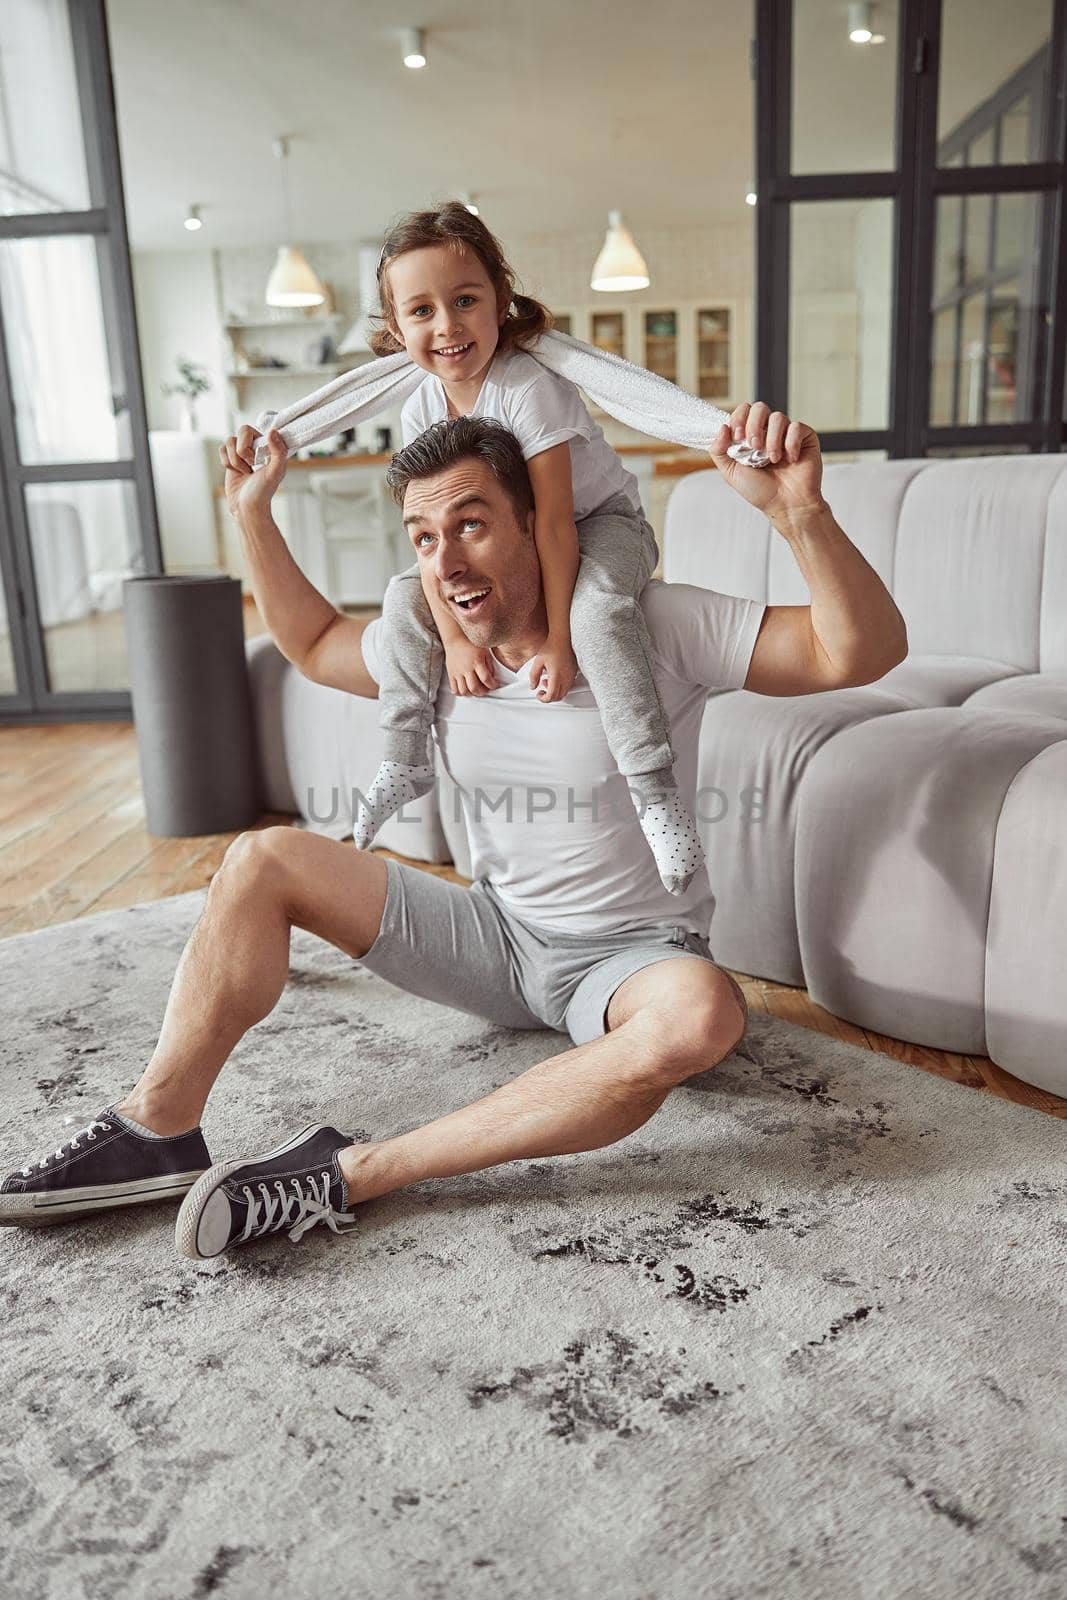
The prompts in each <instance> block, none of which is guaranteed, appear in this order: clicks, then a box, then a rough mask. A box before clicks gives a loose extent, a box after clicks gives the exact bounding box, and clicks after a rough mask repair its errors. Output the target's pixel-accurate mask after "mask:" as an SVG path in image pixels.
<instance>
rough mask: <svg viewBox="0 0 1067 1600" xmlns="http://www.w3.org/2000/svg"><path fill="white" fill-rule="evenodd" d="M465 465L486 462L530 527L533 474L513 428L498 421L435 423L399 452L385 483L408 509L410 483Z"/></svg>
mask: <svg viewBox="0 0 1067 1600" xmlns="http://www.w3.org/2000/svg"><path fill="white" fill-rule="evenodd" d="M460 461H484V462H485V465H486V466H487V467H488V468H489V470H490V472H491V473H492V474H493V476H494V478H496V480H497V482H498V483H500V484H502V485H503V487H504V489H505V490H506V491H507V495H508V499H509V500H510V501H511V504H512V506H513V508H514V511H515V518H516V521H517V522H518V524H519V526H520V527H521V528H525V526H526V517H527V515H528V513H529V512H531V511H532V510H533V509H534V495H533V486H532V484H531V483H530V472H529V469H528V467H527V465H526V461H525V458H524V457H523V453H522V446H521V445H520V444H519V441H518V440H517V439H516V437H515V435H514V434H513V433H512V431H511V429H510V428H505V426H504V424H503V423H502V422H496V421H494V419H493V418H492V417H451V418H449V419H448V420H447V421H445V422H435V423H434V424H433V426H432V427H431V428H427V429H426V432H425V433H420V434H419V437H418V438H417V439H413V440H412V442H411V443H410V444H409V445H405V446H404V448H403V450H398V451H397V453H396V455H395V456H394V457H393V459H392V461H391V462H390V463H389V470H388V472H387V473H386V475H385V481H386V483H387V484H388V485H389V488H390V489H391V491H392V495H393V499H394V500H395V501H396V503H397V505H398V506H402V505H403V504H404V495H405V493H406V491H407V486H408V484H409V483H412V482H414V481H415V480H417V479H419V478H435V477H436V476H437V474H438V473H439V472H445V471H447V470H448V468H449V467H454V466H456V464H457V463H458V462H460Z"/></svg>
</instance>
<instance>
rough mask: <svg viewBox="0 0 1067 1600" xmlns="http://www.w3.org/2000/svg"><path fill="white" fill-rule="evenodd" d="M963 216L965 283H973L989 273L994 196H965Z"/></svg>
mask: <svg viewBox="0 0 1067 1600" xmlns="http://www.w3.org/2000/svg"><path fill="white" fill-rule="evenodd" d="M963 216H964V223H963V281H964V282H965V283H973V282H974V280H975V278H984V277H985V276H986V273H987V272H988V271H989V249H990V228H991V226H992V221H993V197H992V195H988V194H968V195H965V196H964V197H963Z"/></svg>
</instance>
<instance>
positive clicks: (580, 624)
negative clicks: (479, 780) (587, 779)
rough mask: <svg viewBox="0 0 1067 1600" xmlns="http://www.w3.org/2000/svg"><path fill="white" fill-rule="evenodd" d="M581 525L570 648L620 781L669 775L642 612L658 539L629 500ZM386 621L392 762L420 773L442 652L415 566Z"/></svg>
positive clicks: (670, 759) (383, 708)
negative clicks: (590, 693) (643, 593)
mask: <svg viewBox="0 0 1067 1600" xmlns="http://www.w3.org/2000/svg"><path fill="white" fill-rule="evenodd" d="M576 527H577V531H578V549H579V552H580V555H581V560H580V562H579V565H578V577H577V580H576V582H575V585H574V595H573V598H572V600H571V643H572V644H573V646H574V653H575V655H576V656H577V658H578V665H579V667H580V668H581V670H582V672H583V673H584V674H585V678H586V681H587V682H588V684H589V687H590V689H592V691H593V696H594V698H595V700H596V703H597V706H598V708H599V710H600V718H601V721H602V722H603V724H604V732H605V734H606V735H607V740H608V746H609V748H610V750H611V753H612V755H613V756H614V757H615V763H616V765H617V766H618V769H619V771H620V772H621V773H622V775H623V776H624V777H626V778H630V777H637V776H640V775H643V774H648V773H661V772H663V771H664V770H665V769H666V768H669V767H671V766H672V765H673V764H674V751H673V750H672V748H671V740H670V729H669V727H668V723H667V718H666V715H665V713H664V710H663V705H662V702H661V700H660V697H659V690H658V689H657V688H656V679H655V675H654V673H653V670H652V642H651V640H650V639H649V636H648V628H647V625H646V623H645V614H644V612H643V611H642V609H641V606H640V595H641V591H642V589H643V588H644V587H645V584H646V583H647V582H648V580H649V578H651V576H652V573H653V572H654V571H655V568H656V563H657V562H658V560H659V550H658V548H657V546H656V536H655V534H654V533H653V532H652V529H651V527H650V526H649V524H648V522H647V520H646V519H645V517H643V516H642V515H641V513H640V512H638V511H635V510H634V509H633V507H632V506H631V504H630V502H629V500H628V499H627V498H626V496H625V495H618V496H616V497H615V498H613V499H611V500H608V501H606V502H605V503H604V505H602V506H601V507H600V508H599V509H598V510H597V511H595V512H594V513H593V514H592V516H588V517H583V518H582V520H581V521H580V522H579V523H577V524H576ZM382 617H383V620H384V623H385V626H384V628H383V630H382V632H383V634H384V638H383V639H382V640H381V651H380V673H381V676H380V682H379V686H378V699H379V704H380V716H379V721H380V725H381V728H382V731H383V732H384V734H385V759H386V760H387V761H400V762H403V763H404V765H405V766H418V765H419V764H420V763H422V762H427V761H429V759H430V755H429V734H430V728H431V725H432V723H433V717H434V703H435V701H436V699H437V689H438V685H439V684H440V681H441V671H442V668H443V666H444V646H443V645H442V643H441V638H440V635H439V634H438V632H437V628H436V625H435V623H434V620H433V613H432V611H431V610H430V607H429V604H428V602H427V600H426V596H425V595H424V594H423V592H422V583H421V580H420V577H419V567H418V563H417V562H416V564H415V565H414V566H413V567H408V568H407V569H406V570H405V571H404V572H401V573H398V574H397V576H396V577H395V578H392V579H391V580H390V582H389V586H388V588H387V589H386V591H385V599H384V601H383V604H382Z"/></svg>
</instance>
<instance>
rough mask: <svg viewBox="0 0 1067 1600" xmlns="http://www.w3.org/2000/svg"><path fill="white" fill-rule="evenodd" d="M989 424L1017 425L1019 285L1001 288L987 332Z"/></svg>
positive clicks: (998, 290)
mask: <svg viewBox="0 0 1067 1600" xmlns="http://www.w3.org/2000/svg"><path fill="white" fill-rule="evenodd" d="M987 339H988V343H987V386H986V414H985V421H986V422H1014V421H1015V420H1016V417H1015V406H1016V381H1015V380H1016V372H1017V370H1018V347H1019V285H1018V284H1017V283H1002V284H999V285H998V286H997V289H996V291H995V293H994V294H993V297H992V300H991V301H990V306H989V326H988V329H987Z"/></svg>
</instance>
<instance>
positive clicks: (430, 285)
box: [385, 245, 507, 384]
mask: <svg viewBox="0 0 1067 1600" xmlns="http://www.w3.org/2000/svg"><path fill="white" fill-rule="evenodd" d="M385 271H386V273H387V274H388V289H389V295H390V298H391V299H392V315H391V316H390V317H389V319H388V321H389V329H390V332H391V333H394V334H395V335H396V337H397V338H398V339H399V340H400V342H401V344H403V346H404V348H405V349H406V351H407V353H408V355H409V356H410V357H411V359H412V361H414V362H415V364H416V365H417V366H420V367H422V368H424V369H425V371H427V372H433V373H436V375H437V377H439V378H441V379H442V380H443V381H444V382H445V383H446V384H454V383H465V382H469V381H470V380H471V379H472V378H477V377H479V376H480V375H481V374H482V373H483V372H484V371H485V369H486V368H487V367H488V366H489V363H490V362H491V361H492V359H493V356H494V355H495V354H496V347H497V341H498V339H499V337H500V326H501V323H502V322H503V321H504V319H505V317H506V316H507V307H506V306H504V307H503V308H501V307H499V306H498V305H497V300H496V294H495V293H494V290H493V285H492V284H491V283H490V281H489V275H488V273H487V272H486V270H485V268H484V267H483V265H482V263H481V261H480V260H479V259H478V257H477V256H476V255H475V254H474V252H473V251H472V250H468V249H467V247H466V246H461V247H460V249H458V250H456V249H452V248H450V247H449V246H448V245H428V246H427V247H426V248H425V249H422V250H406V251H405V252H404V254H403V255H399V256H395V257H394V258H393V259H392V260H391V261H389V262H388V263H387V264H386V268H385Z"/></svg>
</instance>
